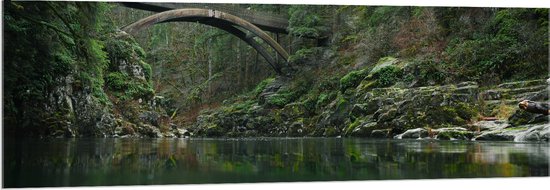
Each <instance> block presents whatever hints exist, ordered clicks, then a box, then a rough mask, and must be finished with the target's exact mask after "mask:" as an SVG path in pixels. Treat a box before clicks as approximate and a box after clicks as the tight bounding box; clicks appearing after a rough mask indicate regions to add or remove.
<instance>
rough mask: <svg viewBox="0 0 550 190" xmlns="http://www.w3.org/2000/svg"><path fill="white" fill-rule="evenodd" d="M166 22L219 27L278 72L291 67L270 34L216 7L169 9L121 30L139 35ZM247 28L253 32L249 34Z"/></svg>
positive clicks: (282, 49) (285, 53)
mask: <svg viewBox="0 0 550 190" xmlns="http://www.w3.org/2000/svg"><path fill="white" fill-rule="evenodd" d="M165 22H198V23H201V24H205V25H209V26H213V27H216V28H219V29H221V30H224V31H226V32H228V33H230V34H233V35H235V36H236V37H238V38H239V39H241V40H243V41H244V42H246V43H247V44H248V45H250V46H251V47H252V48H254V49H255V50H256V51H257V52H258V53H259V54H260V55H261V56H262V57H264V58H265V60H266V61H267V62H268V63H269V64H270V66H271V67H272V68H273V69H274V70H275V72H277V74H279V75H281V74H283V68H284V67H287V66H289V65H288V57H289V55H288V53H287V52H286V51H285V50H284V48H283V47H282V46H281V45H280V44H279V43H277V42H276V41H275V40H274V39H273V38H271V37H270V36H269V35H268V34H267V33H265V32H264V31H263V30H261V29H260V28H258V27H256V26H255V25H254V24H252V23H250V22H248V21H246V20H244V19H242V18H239V17H237V16H234V15H232V14H228V13H225V12H221V11H217V10H212V9H199V8H186V9H174V10H168V11H164V12H160V13H156V14H154V15H151V16H148V17H146V18H143V19H141V20H138V21H136V22H134V23H132V24H130V25H128V26H125V27H123V28H122V30H124V31H126V32H127V33H129V34H136V33H137V32H139V31H140V30H142V29H145V28H148V27H150V26H152V25H154V24H158V23H165ZM241 29H243V30H244V31H243V30H241ZM245 31H248V32H250V33H249V34H247V33H246V32H245ZM254 37H258V38H260V39H261V40H262V41H263V42H265V43H266V44H267V45H268V46H269V47H270V48H273V49H274V50H275V52H277V55H278V56H280V57H281V58H282V59H283V60H284V61H283V62H282V63H281V62H278V61H276V60H277V59H275V58H274V57H273V56H272V55H270V54H269V52H268V51H267V50H266V49H265V47H264V46H262V45H261V44H260V43H258V42H257V41H256V40H255V39H254Z"/></svg>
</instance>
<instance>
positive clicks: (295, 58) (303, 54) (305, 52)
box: [288, 48, 316, 63]
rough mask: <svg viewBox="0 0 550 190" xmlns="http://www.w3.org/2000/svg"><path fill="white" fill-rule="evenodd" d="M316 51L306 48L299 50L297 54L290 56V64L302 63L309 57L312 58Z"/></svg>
mask: <svg viewBox="0 0 550 190" xmlns="http://www.w3.org/2000/svg"><path fill="white" fill-rule="evenodd" d="M315 52H316V51H315V49H314V48H304V49H299V50H298V51H296V53H294V54H292V55H290V57H288V61H289V62H292V63H294V62H300V61H303V60H305V59H307V58H309V57H311V56H312V55H313V54H314V53H315Z"/></svg>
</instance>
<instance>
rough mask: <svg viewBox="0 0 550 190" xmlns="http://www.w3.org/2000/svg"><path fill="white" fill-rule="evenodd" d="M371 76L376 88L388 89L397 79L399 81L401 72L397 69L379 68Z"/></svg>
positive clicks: (393, 67)
mask: <svg viewBox="0 0 550 190" xmlns="http://www.w3.org/2000/svg"><path fill="white" fill-rule="evenodd" d="M372 75H373V77H374V78H376V81H377V86H378V87H388V86H391V85H393V84H395V83H396V82H397V81H398V80H399V79H401V76H402V71H401V68H399V67H396V66H387V67H384V68H381V69H380V70H378V71H376V72H375V73H373V74H372Z"/></svg>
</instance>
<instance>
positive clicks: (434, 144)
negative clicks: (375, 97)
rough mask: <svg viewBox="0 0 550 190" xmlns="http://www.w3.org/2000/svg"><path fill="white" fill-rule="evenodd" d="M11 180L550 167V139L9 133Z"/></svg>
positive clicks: (337, 175) (202, 179)
mask: <svg viewBox="0 0 550 190" xmlns="http://www.w3.org/2000/svg"><path fill="white" fill-rule="evenodd" d="M4 145H5V146H4V161H3V162H4V165H3V166H4V171H3V172H4V175H3V176H4V180H3V181H4V187H38V186H49V187H52V186H97V185H146V184H197V183H230V182H279V181H281V182H290V181H334V180H380V179H419V178H422V179H427V178H471V177H514V176H515V177H517V176H548V175H549V173H548V167H549V165H548V163H549V159H550V150H549V147H550V146H549V144H548V143H512V142H464V141H460V142H459V141H417V140H411V141H409V140H397V141H396V140H366V139H345V138H343V139H339V138H251V139H52V140H20V141H18V142H15V141H12V140H6V141H5V143H4Z"/></svg>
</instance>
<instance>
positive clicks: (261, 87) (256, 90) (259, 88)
mask: <svg viewBox="0 0 550 190" xmlns="http://www.w3.org/2000/svg"><path fill="white" fill-rule="evenodd" d="M274 80H275V78H267V79H264V80H262V82H260V83H258V85H257V86H256V88H254V91H253V94H254V96H258V95H260V93H262V92H263V91H264V89H265V87H267V85H269V84H271V83H272V82H273V81H274Z"/></svg>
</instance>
